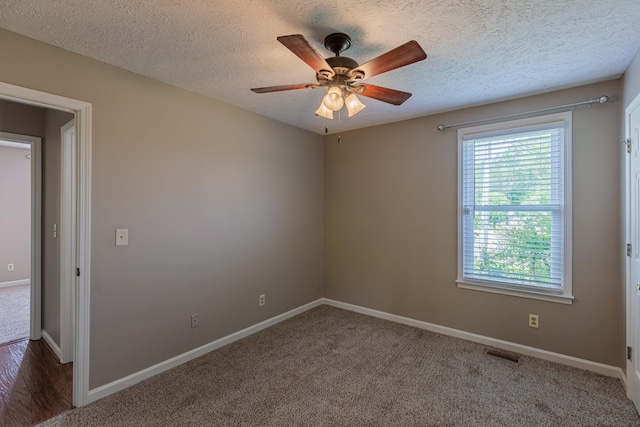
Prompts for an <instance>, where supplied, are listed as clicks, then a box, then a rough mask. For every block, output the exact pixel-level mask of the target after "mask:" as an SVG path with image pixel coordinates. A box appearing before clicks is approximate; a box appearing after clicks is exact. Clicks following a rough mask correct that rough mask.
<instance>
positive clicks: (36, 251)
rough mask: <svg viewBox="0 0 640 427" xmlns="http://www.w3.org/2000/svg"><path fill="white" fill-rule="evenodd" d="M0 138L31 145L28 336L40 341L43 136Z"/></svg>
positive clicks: (7, 135)
mask: <svg viewBox="0 0 640 427" xmlns="http://www.w3.org/2000/svg"><path fill="white" fill-rule="evenodd" d="M0 139H3V140H5V141H10V142H17V143H20V144H25V145H29V146H30V147H31V153H30V154H31V162H30V169H31V171H30V175H31V195H30V200H31V201H30V205H31V206H30V212H31V214H30V215H31V237H30V240H31V241H30V242H29V246H30V251H31V268H30V273H29V274H30V275H31V277H30V278H29V283H30V284H29V300H30V301H29V307H30V308H29V310H30V312H29V319H30V320H29V338H30V339H32V340H39V339H40V338H41V337H42V305H41V304H42V303H41V301H42V291H41V288H40V282H41V276H40V272H41V268H42V266H41V261H42V252H41V247H42V234H41V233H42V223H41V218H42V139H41V138H40V137H36V136H30V135H23V134H17V133H9V132H0Z"/></svg>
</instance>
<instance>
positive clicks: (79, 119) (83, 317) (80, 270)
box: [0, 82, 92, 406]
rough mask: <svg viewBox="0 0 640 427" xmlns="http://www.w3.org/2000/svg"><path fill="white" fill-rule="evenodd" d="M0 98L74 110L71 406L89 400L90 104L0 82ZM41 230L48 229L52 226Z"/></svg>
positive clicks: (71, 111) (80, 404)
mask: <svg viewBox="0 0 640 427" xmlns="http://www.w3.org/2000/svg"><path fill="white" fill-rule="evenodd" d="M0 99H4V100H8V101H12V102H16V103H20V104H27V105H32V106H37V107H45V108H49V109H53V110H57V111H65V112H68V113H72V114H75V120H76V122H75V146H76V160H75V167H73V169H74V170H75V171H76V177H77V188H76V197H75V203H76V221H75V222H76V223H75V226H74V227H73V228H74V229H75V230H76V257H75V258H76V259H75V263H74V264H75V268H74V270H75V303H74V305H75V307H74V308H75V314H74V316H73V317H74V322H73V325H74V327H73V329H74V331H73V335H74V341H75V342H74V344H75V345H74V346H73V351H72V353H73V360H74V363H73V399H72V400H73V405H74V406H83V405H85V404H87V403H89V402H90V395H89V307H90V276H91V271H90V270H91V265H90V255H91V253H90V248H91V111H92V108H91V104H90V103H87V102H83V101H79V100H75V99H71V98H66V97H62V96H58V95H52V94H48V93H45V92H40V91H35V90H32V89H28V88H24V87H19V86H15V85H10V84H6V83H1V82H0ZM58 132H60V129H58ZM44 231H46V232H47V233H52V232H53V231H54V230H50V229H47V230H44ZM32 317H33V316H32ZM38 324H39V323H38ZM35 329H36V330H38V329H39V328H35ZM32 338H33V337H32Z"/></svg>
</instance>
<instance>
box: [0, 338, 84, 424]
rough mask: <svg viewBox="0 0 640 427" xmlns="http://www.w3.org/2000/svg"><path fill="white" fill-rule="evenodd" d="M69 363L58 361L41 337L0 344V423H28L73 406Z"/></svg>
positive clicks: (46, 417) (49, 416)
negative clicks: (34, 339) (39, 338)
mask: <svg viewBox="0 0 640 427" xmlns="http://www.w3.org/2000/svg"><path fill="white" fill-rule="evenodd" d="M72 376H73V364H72V363H67V364H65V365H62V364H60V362H59V361H58V359H57V358H56V357H55V355H54V354H53V352H52V351H51V350H50V349H49V347H48V346H47V344H45V342H44V340H39V341H30V340H28V339H24V340H21V341H16V342H13V343H9V344H4V345H1V346H0V426H2V427H14V426H32V425H34V424H37V423H40V422H42V421H44V420H47V419H49V418H51V417H54V416H56V415H58V414H60V413H62V412H64V411H67V410H69V409H71V408H72V407H73V405H72V404H71V402H72V397H71V395H72Z"/></svg>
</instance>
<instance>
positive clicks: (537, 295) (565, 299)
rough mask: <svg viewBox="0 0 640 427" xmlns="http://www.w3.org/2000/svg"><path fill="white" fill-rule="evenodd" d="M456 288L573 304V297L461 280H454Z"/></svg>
mask: <svg viewBox="0 0 640 427" xmlns="http://www.w3.org/2000/svg"><path fill="white" fill-rule="evenodd" d="M456 283H457V284H458V287H459V288H461V289H471V290H473V291H482V292H490V293H494V294H501V295H510V296H513V297H519V298H530V299H537V300H542V301H548V302H555V303H559V304H573V299H574V298H573V296H568V295H556V294H547V293H544V292H535V291H528V290H527V291H525V290H515V289H507V288H501V287H498V286H494V285H483V284H478V283H469V282H465V281H463V280H456Z"/></svg>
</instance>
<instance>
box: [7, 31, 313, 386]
mask: <svg viewBox="0 0 640 427" xmlns="http://www.w3.org/2000/svg"><path fill="white" fill-rule="evenodd" d="M0 55H1V57H2V58H3V65H2V67H0V81H3V82H7V83H11V84H15V85H18V86H24V87H29V88H32V89H36V90H42V91H45V92H50V93H55V94H58V95H62V96H66V97H70V98H74V99H80V100H83V101H88V102H91V103H92V105H93V158H92V206H91V208H92V213H91V220H92V245H91V249H92V256H91V266H92V276H91V347H90V387H91V388H94V387H97V386H100V385H103V384H105V383H108V382H110V381H114V380H116V379H119V378H122V377H124V376H126V375H128V374H131V373H134V372H137V371H139V370H141V369H144V368H147V367H149V366H151V365H153V364H156V363H158V362H161V361H164V360H166V359H169V358H171V357H173V356H176V355H178V354H181V353H183V352H185V351H188V350H191V349H193V348H196V347H198V346H201V345H203V344H206V343H209V342H211V341H213V340H215V339H217V338H220V337H223V336H225V335H228V334H230V333H232V332H235V331H238V330H240V329H243V328H245V327H247V326H250V325H253V324H255V323H258V322H260V321H262V320H265V319H268V318H270V317H273V316H275V315H277V314H280V313H283V312H285V311H288V310H290V309H292V308H295V307H299V306H300V305H303V304H305V303H307V302H310V301H313V300H315V299H317V298H319V297H321V296H322V282H323V277H322V274H323V269H322V263H323V255H322V247H323V246H322V235H323V225H322V221H323V219H322V215H323V211H322V206H323V179H322V176H323V144H322V137H321V136H318V135H315V134H311V133H309V132H306V131H302V130H299V129H296V128H293V127H290V126H286V125H283V124H280V123H277V122H274V121H272V120H270V119H266V118H264V117H260V116H257V115H254V114H252V113H249V112H246V111H243V110H240V109H236V108H233V107H230V106H228V105H225V104H222V103H220V102H216V101H214V100H211V99H207V98H204V97H201V96H197V95H194V94H192V93H188V92H186V91H182V90H179V89H176V88H172V87H169V86H166V85H163V84H160V83H158V82H155V81H152V80H150V79H146V78H142V77H140V76H136V75H134V74H132V73H128V72H125V71H122V70H119V69H117V68H114V67H110V66H107V65H105V64H103V63H100V62H97V61H94V60H90V59H88V58H84V57H81V56H78V55H75V54H72V53H69V52H66V51H63V50H61V49H57V48H55V47H52V46H48V45H45V44H42V43H39V42H37V41H34V40H31V39H27V38H25V37H22V36H19V35H17V34H14V33H10V32H7V31H4V30H0ZM116 228H128V229H129V246H124V247H116V246H114V230H115V229H116ZM263 293H264V294H266V296H267V305H266V306H264V307H258V295H259V294H263ZM193 313H199V314H200V321H201V322H200V327H199V328H197V329H194V330H191V329H190V321H189V316H190V315H191V314H193Z"/></svg>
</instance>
